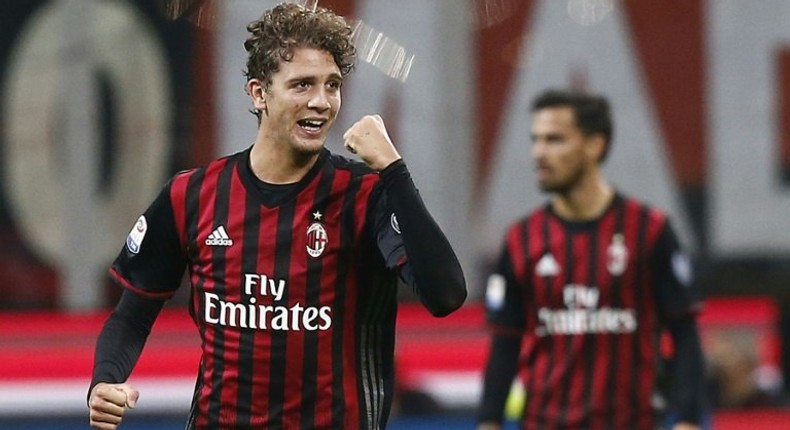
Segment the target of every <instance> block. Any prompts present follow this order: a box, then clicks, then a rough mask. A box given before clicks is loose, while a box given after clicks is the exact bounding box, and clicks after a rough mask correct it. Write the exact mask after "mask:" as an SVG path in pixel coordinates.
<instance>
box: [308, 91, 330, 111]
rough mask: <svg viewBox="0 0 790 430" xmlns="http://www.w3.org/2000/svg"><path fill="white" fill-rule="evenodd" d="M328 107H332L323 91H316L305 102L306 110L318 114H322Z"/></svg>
mask: <svg viewBox="0 0 790 430" xmlns="http://www.w3.org/2000/svg"><path fill="white" fill-rule="evenodd" d="M330 107H332V105H331V104H330V103H329V97H328V96H327V94H326V91H325V90H324V89H317V90H316V91H315V93H314V94H313V96H312V97H310V100H308V101H307V108H308V109H315V110H317V111H319V112H323V111H325V110H327V109H329V108H330Z"/></svg>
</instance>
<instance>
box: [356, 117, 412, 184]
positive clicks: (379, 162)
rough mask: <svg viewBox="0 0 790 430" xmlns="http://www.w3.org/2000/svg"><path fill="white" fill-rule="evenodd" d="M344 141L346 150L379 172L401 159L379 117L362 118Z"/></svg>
mask: <svg viewBox="0 0 790 430" xmlns="http://www.w3.org/2000/svg"><path fill="white" fill-rule="evenodd" d="M343 141H344V144H345V147H346V149H348V150H349V151H351V152H352V153H354V154H357V155H359V157H360V158H361V159H362V161H364V162H365V164H367V165H368V167H370V168H371V169H373V170H375V171H377V172H380V171H382V170H384V168H385V167H387V166H389V165H390V164H392V163H394V162H395V161H397V160H399V159H400V158H401V157H400V154H398V150H397V149H395V145H393V144H392V140H390V137H389V135H388V134H387V129H386V128H385V127H384V121H383V120H382V119H381V117H380V116H379V115H365V116H364V117H362V119H360V120H359V121H357V122H356V123H355V124H354V125H352V126H351V128H349V129H348V130H347V131H346V133H345V134H343Z"/></svg>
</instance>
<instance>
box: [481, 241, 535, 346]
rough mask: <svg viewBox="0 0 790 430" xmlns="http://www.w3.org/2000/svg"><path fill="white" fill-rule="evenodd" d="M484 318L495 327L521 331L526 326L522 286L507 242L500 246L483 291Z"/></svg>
mask: <svg viewBox="0 0 790 430" xmlns="http://www.w3.org/2000/svg"><path fill="white" fill-rule="evenodd" d="M485 307H486V320H487V321H488V323H489V324H490V325H491V326H493V327H494V328H495V329H497V328H498V329H505V330H506V331H519V332H521V331H523V330H524V329H525V327H526V318H525V315H526V310H525V309H524V287H523V285H522V283H520V282H518V280H516V276H515V271H514V270H513V260H512V257H511V252H510V250H509V248H508V243H507V241H505V244H504V245H503V246H502V250H501V252H500V255H499V259H498V260H497V263H496V266H495V268H494V271H493V273H492V274H491V275H490V276H489V277H488V282H487V285H486V293H485Z"/></svg>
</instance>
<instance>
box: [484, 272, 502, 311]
mask: <svg viewBox="0 0 790 430" xmlns="http://www.w3.org/2000/svg"><path fill="white" fill-rule="evenodd" d="M504 304H505V277H504V276H502V275H500V274H498V273H494V274H493V275H491V276H489V277H488V285H487V286H486V307H488V309H491V310H498V309H500V308H501V307H502V305H504Z"/></svg>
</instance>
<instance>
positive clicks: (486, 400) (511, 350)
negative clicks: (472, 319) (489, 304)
mask: <svg viewBox="0 0 790 430" xmlns="http://www.w3.org/2000/svg"><path fill="white" fill-rule="evenodd" d="M520 350H521V336H520V335H516V334H499V333H495V334H494V335H493V336H492V338H491V351H490V352H489V358H488V365H487V366H486V370H485V377H484V380H483V395H482V398H481V402H480V411H479V416H478V426H477V430H497V429H500V428H502V420H503V415H504V410H505V402H506V401H507V397H508V394H509V393H510V387H511V386H512V385H513V380H514V379H515V377H516V372H517V370H518V356H519V352H520Z"/></svg>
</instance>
